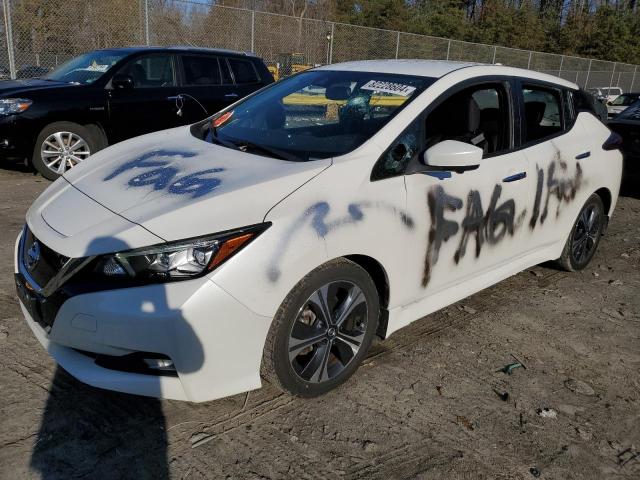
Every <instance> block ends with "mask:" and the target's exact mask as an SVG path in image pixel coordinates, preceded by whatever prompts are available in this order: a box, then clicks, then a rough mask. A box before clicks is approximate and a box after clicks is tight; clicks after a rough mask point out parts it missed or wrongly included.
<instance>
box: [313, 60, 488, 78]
mask: <svg viewBox="0 0 640 480" xmlns="http://www.w3.org/2000/svg"><path fill="white" fill-rule="evenodd" d="M473 65H480V64H479V63H471V62H449V61H444V60H360V61H355V62H344V63H333V64H331V65H325V66H322V67H319V70H348V71H352V72H376V73H399V74H401V75H418V76H421V77H432V78H433V77H436V78H440V77H442V76H444V75H446V74H447V73H449V72H452V71H454V70H458V69H460V68H465V67H471V66H473Z"/></svg>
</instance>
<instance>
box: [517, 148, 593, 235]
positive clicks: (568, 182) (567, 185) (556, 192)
mask: <svg viewBox="0 0 640 480" xmlns="http://www.w3.org/2000/svg"><path fill="white" fill-rule="evenodd" d="M558 169H559V170H560V172H561V173H563V174H566V171H567V164H566V163H565V162H563V161H560V160H558V159H557V160H555V161H554V162H552V163H551V164H549V167H548V168H547V181H546V186H547V195H546V198H545V202H544V208H543V210H542V213H540V207H541V204H542V191H543V187H544V185H545V181H544V177H545V172H544V170H543V169H541V168H538V167H537V166H536V170H537V172H538V181H537V184H536V197H535V202H534V205H533V212H532V214H531V220H530V221H529V227H530V228H531V230H533V229H534V228H535V227H536V224H537V222H538V220H540V225H542V224H543V223H544V222H545V220H546V219H547V216H548V215H549V201H550V199H551V197H555V198H556V199H557V200H558V203H557V205H556V218H557V217H558V216H559V215H560V212H561V210H562V206H563V204H568V203H570V202H571V201H573V200H574V199H575V197H576V194H577V193H578V190H580V188H581V187H582V184H583V177H582V167H581V166H580V164H579V163H577V162H576V172H575V174H574V175H573V177H569V178H558V177H557V176H556V172H557V170H558Z"/></svg>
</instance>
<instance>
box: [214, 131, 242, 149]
mask: <svg viewBox="0 0 640 480" xmlns="http://www.w3.org/2000/svg"><path fill="white" fill-rule="evenodd" d="M209 131H210V132H211V142H212V143H217V144H218V145H222V146H223V147H227V148H231V149H233V150H240V147H238V146H237V145H236V144H235V143H233V142H229V141H227V140H222V139H221V138H220V137H218V132H217V131H216V127H214V126H213V125H210V126H209Z"/></svg>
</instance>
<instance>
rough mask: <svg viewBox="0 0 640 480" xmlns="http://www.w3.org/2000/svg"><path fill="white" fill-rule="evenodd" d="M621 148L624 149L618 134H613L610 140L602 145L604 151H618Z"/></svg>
mask: <svg viewBox="0 0 640 480" xmlns="http://www.w3.org/2000/svg"><path fill="white" fill-rule="evenodd" d="M620 147H622V137H621V136H620V135H618V134H617V133H616V132H611V135H609V138H607V139H606V140H605V141H604V143H603V144H602V149H603V150H617V149H618V148H620Z"/></svg>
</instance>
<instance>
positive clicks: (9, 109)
mask: <svg viewBox="0 0 640 480" xmlns="http://www.w3.org/2000/svg"><path fill="white" fill-rule="evenodd" d="M32 103H33V102H32V101H31V100H27V99H26V98H0V115H11V114H12V113H22V112H24V111H25V110H26V109H27V108H29V107H30V106H31V104H32Z"/></svg>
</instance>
